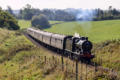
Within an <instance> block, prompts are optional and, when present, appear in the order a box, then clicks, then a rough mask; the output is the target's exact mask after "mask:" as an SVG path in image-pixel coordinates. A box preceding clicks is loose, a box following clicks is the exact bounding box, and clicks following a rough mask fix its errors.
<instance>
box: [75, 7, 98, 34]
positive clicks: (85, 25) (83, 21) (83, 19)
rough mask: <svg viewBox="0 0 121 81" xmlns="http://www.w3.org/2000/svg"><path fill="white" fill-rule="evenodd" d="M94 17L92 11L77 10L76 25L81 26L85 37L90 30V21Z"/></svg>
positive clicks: (94, 13) (94, 12)
mask: <svg viewBox="0 0 121 81" xmlns="http://www.w3.org/2000/svg"><path fill="white" fill-rule="evenodd" d="M95 15H96V11H94V10H82V9H81V10H79V11H78V13H77V15H76V19H77V21H78V23H79V24H80V25H81V27H82V29H83V31H84V33H85V34H86V35H87V34H88V33H89V31H90V29H91V26H92V24H91V21H92V20H93V18H94V17H95Z"/></svg>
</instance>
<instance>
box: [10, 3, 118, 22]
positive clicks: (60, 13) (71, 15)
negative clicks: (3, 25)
mask: <svg viewBox="0 0 121 81" xmlns="http://www.w3.org/2000/svg"><path fill="white" fill-rule="evenodd" d="M8 9H9V8H8ZM8 11H10V13H12V12H11V10H8ZM12 14H13V13H12ZM40 14H44V15H45V16H46V17H47V19H49V20H55V21H75V20H83V18H84V19H86V20H90V19H91V20H94V21H97V20H111V19H120V10H118V9H115V8H113V7H112V6H109V9H107V10H102V9H100V8H98V9H92V10H88V9H86V10H84V9H74V8H68V9H43V10H40V9H36V8H32V6H31V5H29V4H27V5H26V6H25V7H24V8H23V9H21V10H20V11H19V13H18V14H16V15H15V14H14V15H15V17H16V18H18V19H25V20H31V19H32V17H33V16H38V15H40ZM79 15H81V16H80V18H79V17H78V16H79ZM90 17H91V18H90Z"/></svg>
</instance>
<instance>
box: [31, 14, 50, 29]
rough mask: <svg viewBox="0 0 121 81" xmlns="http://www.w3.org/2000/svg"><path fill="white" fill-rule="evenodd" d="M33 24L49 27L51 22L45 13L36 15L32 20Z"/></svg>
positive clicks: (39, 26) (38, 26)
mask: <svg viewBox="0 0 121 81" xmlns="http://www.w3.org/2000/svg"><path fill="white" fill-rule="evenodd" d="M31 24H32V26H34V27H37V28H40V29H42V28H48V27H50V24H49V22H48V20H47V18H46V16H45V15H43V14H40V15H39V16H34V17H33V18H32V21H31Z"/></svg>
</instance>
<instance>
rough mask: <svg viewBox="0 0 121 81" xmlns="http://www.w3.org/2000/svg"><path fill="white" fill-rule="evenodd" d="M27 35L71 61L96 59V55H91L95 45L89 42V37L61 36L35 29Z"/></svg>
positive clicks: (31, 29)
mask: <svg viewBox="0 0 121 81" xmlns="http://www.w3.org/2000/svg"><path fill="white" fill-rule="evenodd" d="M27 34H28V35H30V36H31V37H32V38H34V39H36V40H38V41H39V42H40V43H41V44H42V45H44V46H46V47H48V48H50V49H52V50H55V51H57V52H59V53H60V54H62V55H64V56H68V57H69V58H71V59H78V60H81V59H85V60H88V61H89V60H90V59H92V58H94V55H93V54H92V53H91V50H92V47H93V45H92V43H91V42H90V41H89V40H88V37H81V36H78V37H75V36H71V35H68V36H67V35H61V34H56V33H50V32H46V31H42V30H39V29H35V28H28V29H27Z"/></svg>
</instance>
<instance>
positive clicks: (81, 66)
mask: <svg viewBox="0 0 121 81" xmlns="http://www.w3.org/2000/svg"><path fill="white" fill-rule="evenodd" d="M81 79H82V61H81Z"/></svg>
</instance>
